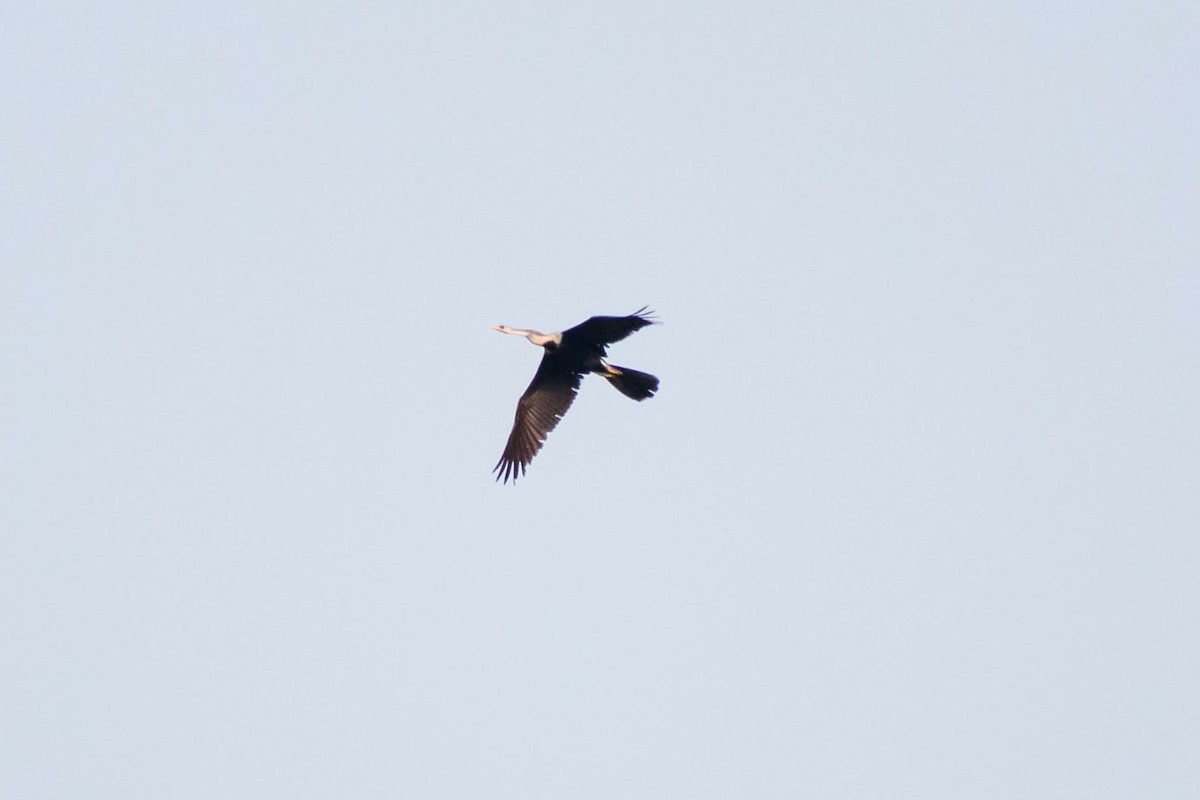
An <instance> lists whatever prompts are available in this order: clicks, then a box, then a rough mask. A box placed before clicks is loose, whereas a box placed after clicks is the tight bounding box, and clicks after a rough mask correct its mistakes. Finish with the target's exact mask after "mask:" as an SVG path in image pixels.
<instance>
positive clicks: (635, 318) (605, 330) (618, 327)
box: [563, 306, 654, 347]
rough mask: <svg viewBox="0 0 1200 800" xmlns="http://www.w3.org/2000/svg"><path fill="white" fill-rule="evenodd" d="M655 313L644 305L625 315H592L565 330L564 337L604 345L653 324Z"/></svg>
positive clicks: (599, 345)
mask: <svg viewBox="0 0 1200 800" xmlns="http://www.w3.org/2000/svg"><path fill="white" fill-rule="evenodd" d="M653 314H654V312H653V311H651V310H650V309H648V308H646V307H644V306H643V307H642V308H639V309H638V310H637V311H635V312H633V313H632V314H630V315H628V316H625V317H592V318H591V319H588V320H587V321H585V322H581V323H579V324H578V325H576V326H575V327H574V328H568V329H567V330H565V331H563V338H564V339H567V338H570V337H575V338H576V339H577V340H578V341H579V342H581V343H584V344H590V345H593V346H598V347H604V346H605V345H610V344H612V343H613V342H619V341H621V340H622V339H624V338H625V337H626V336H628V335H629V334H631V333H633V332H634V331H640V330H641V329H642V328H644V327H646V326H647V325H653V324H654V317H653V316H652V315H653Z"/></svg>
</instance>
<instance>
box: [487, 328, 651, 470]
mask: <svg viewBox="0 0 1200 800" xmlns="http://www.w3.org/2000/svg"><path fill="white" fill-rule="evenodd" d="M652 313H653V312H650V311H648V310H647V309H645V308H641V309H638V310H637V311H635V312H633V313H632V314H630V315H629V316H627V317H592V318H591V319H589V320H587V321H586V322H581V323H579V324H578V325H576V326H575V327H574V328H568V329H567V330H565V331H563V332H562V333H541V332H540V331H532V330H522V329H520V328H510V327H508V326H507V325H493V326H492V330H494V331H499V332H500V333H511V334H513V335H514V336H524V337H525V338H526V339H528V340H529V341H530V342H532V343H533V344H536V345H537V346H538V347H540V348H542V350H543V351H544V352H543V353H542V363H541V364H540V365H539V366H538V370H537V372H536V373H535V374H534V376H533V381H532V382H531V383H530V384H529V388H528V389H526V390H525V394H523V395H521V399H520V400H519V401H517V418H516V420H515V421H514V422H513V429H512V433H510V434H509V435H508V444H507V445H505V446H504V455H502V456H500V461H499V462H498V463H497V464H496V466H495V468H494V469H493V470H492V471H493V472H495V473H496V480H500V479H501V478H503V479H504V482H505V483H508V479H509V478H512V480H513V483H514V484H515V483H516V482H517V476H518V475H524V474H525V467H527V466H528V465H529V462H530V461H532V460H533V457H534V456H536V455H537V454H538V451H539V450H541V449H542V444H543V443H544V442H545V441H546V437H547V436H548V435H549V434H550V431H552V430H554V426H555V425H557V424H558V421H559V420H560V419H562V417H563V414H566V413H567V409H568V408H570V407H571V403H572V402H573V401H574V400H575V393H576V392H578V391H579V384H580V382H581V381H582V380H583V376H584V375H586V374H587V373H589V372H594V373H596V374H597V375H600V376H601V377H603V378H605V379H606V380H607V381H608V382H609V383H611V384H612V385H613V386H614V387H615V388H616V390H617V391H619V392H620V393H621V394H623V395H625V396H626V397H629V398H632V399H634V400H638V401H641V400H645V399H646V398H647V397H653V396H654V393H655V392H657V391H658V378H656V377H654V376H653V375H650V374H648V373H645V372H638V371H637V370H636V369H629V368H628V367H617V366H613V365H612V364H609V363H608V362H607V361H605V360H604V357H605V356H606V355H607V354H608V353H607V350H608V346H609V345H610V344H612V343H613V342H619V341H621V340H622V339H624V338H625V337H626V336H628V335H629V334H631V333H633V332H634V331H638V330H641V329H642V328H644V327H646V326H647V325H653V324H655V320H654V319H652V318H651V316H650V315H651V314H652Z"/></svg>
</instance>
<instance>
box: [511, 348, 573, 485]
mask: <svg viewBox="0 0 1200 800" xmlns="http://www.w3.org/2000/svg"><path fill="white" fill-rule="evenodd" d="M548 363H549V362H548V360H543V361H542V364H541V366H540V367H538V371H537V374H536V375H534V376H533V382H532V383H530V384H529V388H528V389H526V390H525V394H523V395H521V399H520V400H519V401H518V402H517V416H516V419H515V420H514V422H513V429H512V433H510V434H509V435H508V444H507V445H505V447H504V455H502V456H500V461H499V462H497V464H496V466H495V468H494V469H493V470H492V471H493V472H495V473H496V480H501V479H503V481H504V482H505V483H508V480H509V478H512V480H513V482H514V483H515V482H516V480H517V477H518V475H524V474H525V467H527V466H528V465H529V462H530V461H532V460H533V457H534V456H536V455H537V454H538V451H539V450H541V449H542V445H543V444H544V443H545V441H546V437H547V436H548V435H549V434H550V431H552V430H554V427H555V426H556V425H558V421H559V420H560V419H562V417H563V414H566V413H567V409H568V408H570V407H571V403H572V402H574V401H575V393H576V392H577V391H579V383H580V381H582V380H583V375H582V374H581V373H578V372H557V371H555V370H554V369H553V368H552V367H548V366H547V365H548Z"/></svg>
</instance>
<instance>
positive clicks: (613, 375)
mask: <svg viewBox="0 0 1200 800" xmlns="http://www.w3.org/2000/svg"><path fill="white" fill-rule="evenodd" d="M605 366H606V367H608V369H609V370H610V371H609V372H604V373H602V374H603V375H604V377H605V378H607V379H608V382H609V383H611V384H612V385H613V386H614V387H616V390H617V391H618V392H620V393H621V394H623V395H625V396H626V397H629V398H632V399H634V400H638V401H641V400H645V399H646V398H647V397H653V396H654V393H655V392H657V391H658V378H656V377H654V376H653V375H651V374H650V373H648V372H638V371H637V370H636V369H630V368H629V367H615V366H612V365H611V364H605Z"/></svg>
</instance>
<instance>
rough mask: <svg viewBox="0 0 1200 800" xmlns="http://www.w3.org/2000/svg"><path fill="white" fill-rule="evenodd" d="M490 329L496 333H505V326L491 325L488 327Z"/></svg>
mask: <svg viewBox="0 0 1200 800" xmlns="http://www.w3.org/2000/svg"><path fill="white" fill-rule="evenodd" d="M488 329H489V330H493V331H495V332H496V333H504V326H503V325H489V326H488Z"/></svg>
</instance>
